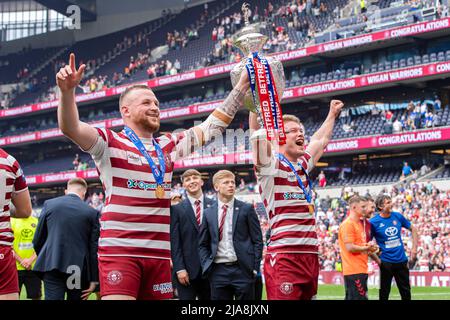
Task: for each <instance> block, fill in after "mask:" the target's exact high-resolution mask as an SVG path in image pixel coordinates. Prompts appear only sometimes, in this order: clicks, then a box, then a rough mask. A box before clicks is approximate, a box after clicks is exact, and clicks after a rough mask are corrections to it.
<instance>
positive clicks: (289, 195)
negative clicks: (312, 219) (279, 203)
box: [283, 192, 305, 200]
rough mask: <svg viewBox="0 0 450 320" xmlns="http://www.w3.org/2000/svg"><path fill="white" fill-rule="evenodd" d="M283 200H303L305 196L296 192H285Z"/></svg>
mask: <svg viewBox="0 0 450 320" xmlns="http://www.w3.org/2000/svg"><path fill="white" fill-rule="evenodd" d="M283 198H284V200H291V199H292V200H305V195H304V194H303V193H298V192H285V193H284V194H283Z"/></svg>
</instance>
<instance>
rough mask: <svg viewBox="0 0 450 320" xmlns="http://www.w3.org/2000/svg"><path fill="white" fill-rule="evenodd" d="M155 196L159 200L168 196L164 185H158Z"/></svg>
mask: <svg viewBox="0 0 450 320" xmlns="http://www.w3.org/2000/svg"><path fill="white" fill-rule="evenodd" d="M155 194H156V197H157V198H158V199H164V195H165V194H166V192H165V191H164V188H163V187H162V185H160V184H158V186H157V187H156V189H155Z"/></svg>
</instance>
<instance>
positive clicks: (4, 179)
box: [0, 148, 28, 247]
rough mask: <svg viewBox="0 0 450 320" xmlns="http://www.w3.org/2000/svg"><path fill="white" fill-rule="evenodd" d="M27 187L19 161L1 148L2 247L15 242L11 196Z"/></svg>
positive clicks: (0, 210)
mask: <svg viewBox="0 0 450 320" xmlns="http://www.w3.org/2000/svg"><path fill="white" fill-rule="evenodd" d="M27 189H28V187H27V183H26V181H25V177H24V175H23V172H22V169H21V168H20V165H19V162H17V160H16V159H15V158H14V157H13V156H11V155H10V154H8V153H6V152H5V151H4V150H3V149H1V148H0V247H2V246H12V244H13V242H14V235H13V232H12V229H11V221H10V215H11V214H10V204H11V196H12V194H13V193H20V192H23V191H25V190H27Z"/></svg>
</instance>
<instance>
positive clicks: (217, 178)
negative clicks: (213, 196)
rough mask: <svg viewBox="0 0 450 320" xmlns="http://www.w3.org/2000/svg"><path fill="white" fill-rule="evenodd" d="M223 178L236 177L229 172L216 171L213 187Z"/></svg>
mask: <svg viewBox="0 0 450 320" xmlns="http://www.w3.org/2000/svg"><path fill="white" fill-rule="evenodd" d="M225 178H233V179H236V176H235V175H234V173H233V172H231V171H229V170H220V171H217V172H216V174H214V176H213V185H214V186H215V185H216V184H217V183H219V182H220V181H221V180H223V179H225Z"/></svg>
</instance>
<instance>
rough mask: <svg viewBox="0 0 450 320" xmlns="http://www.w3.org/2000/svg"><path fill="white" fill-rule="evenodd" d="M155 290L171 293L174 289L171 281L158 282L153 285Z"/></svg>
mask: <svg viewBox="0 0 450 320" xmlns="http://www.w3.org/2000/svg"><path fill="white" fill-rule="evenodd" d="M153 291H156V292H158V291H159V292H160V293H170V292H172V291H173V289H172V283H171V282H164V283H158V284H154V285H153Z"/></svg>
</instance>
